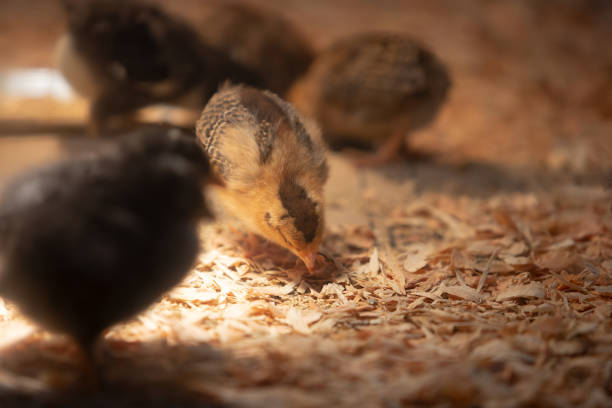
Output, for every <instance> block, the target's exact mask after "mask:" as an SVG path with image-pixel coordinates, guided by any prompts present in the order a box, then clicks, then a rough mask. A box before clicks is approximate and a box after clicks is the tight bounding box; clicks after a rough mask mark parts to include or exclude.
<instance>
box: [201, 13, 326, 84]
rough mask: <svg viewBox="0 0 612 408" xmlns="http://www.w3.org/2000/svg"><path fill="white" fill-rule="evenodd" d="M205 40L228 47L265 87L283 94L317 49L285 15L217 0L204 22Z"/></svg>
mask: <svg viewBox="0 0 612 408" xmlns="http://www.w3.org/2000/svg"><path fill="white" fill-rule="evenodd" d="M200 34H201V35H202V37H203V38H204V39H205V41H206V42H207V43H208V44H210V45H212V46H214V47H216V48H219V49H222V50H225V52H227V53H228V54H229V55H230V56H231V57H232V58H233V59H234V60H235V61H237V62H239V63H241V64H243V65H244V66H246V67H249V68H250V69H252V70H253V71H254V72H256V73H257V74H258V75H259V77H260V78H261V79H262V82H263V85H262V87H263V88H266V89H269V90H271V91H273V92H275V93H277V94H279V95H283V94H284V93H285V92H286V91H287V89H288V88H289V87H290V86H291V84H292V83H293V82H294V81H295V80H296V79H297V78H298V77H299V76H300V75H301V74H303V73H304V72H305V71H306V70H307V69H308V66H309V65H310V63H311V62H312V60H313V57H314V51H313V48H312V46H311V44H310V43H309V42H308V41H307V39H306V37H305V36H304V35H303V34H302V33H301V32H299V31H298V29H297V28H296V27H295V26H294V25H293V24H292V23H291V22H290V21H288V20H287V19H285V18H284V17H283V16H282V15H280V14H277V13H274V12H273V11H271V10H269V9H262V8H259V7H255V6H253V5H248V4H241V3H236V2H230V3H227V2H220V3H216V4H215V5H214V6H213V7H212V10H211V12H210V15H209V16H208V17H207V19H206V20H205V21H204V23H203V24H201V26H200Z"/></svg>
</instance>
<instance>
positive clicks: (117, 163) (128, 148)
mask: <svg viewBox="0 0 612 408" xmlns="http://www.w3.org/2000/svg"><path fill="white" fill-rule="evenodd" d="M207 175H208V164H207V162H206V159H205V157H204V154H203V153H202V151H201V148H200V147H199V146H198V145H197V144H196V143H195V140H194V139H193V138H192V137H185V136H182V135H176V134H172V133H171V132H170V133H168V132H147V133H146V134H139V135H134V136H131V137H129V138H126V139H123V140H121V142H119V143H115V144H113V145H110V146H106V147H105V148H104V149H103V151H100V152H96V153H91V154H88V155H84V156H80V157H77V158H74V159H71V160H67V161H62V162H59V163H56V164H52V165H49V166H47V167H43V168H40V169H37V170H34V171H31V172H29V173H27V174H24V175H22V176H20V177H18V178H17V179H15V180H14V181H13V182H12V184H10V185H9V186H8V187H7V189H5V191H4V193H3V195H2V197H1V199H0V230H1V234H0V295H2V296H3V297H6V298H7V299H9V300H11V301H13V302H14V303H15V304H16V305H17V306H18V307H19V309H20V310H21V311H22V312H23V313H24V314H25V315H27V316H29V317H30V318H32V319H33V320H34V321H36V322H38V323H39V324H40V325H42V326H44V327H45V328H48V329H49V330H52V331H59V332H64V333H67V334H69V335H71V336H72V337H73V338H74V339H75V340H76V341H77V342H78V344H79V345H80V346H81V349H82V351H83V352H85V353H86V355H88V356H91V354H92V352H93V346H94V343H95V342H96V339H97V338H98V336H99V335H100V333H101V332H102V331H103V330H104V329H106V328H107V327H109V326H111V325H113V324H115V323H117V322H119V321H122V320H125V319H127V318H129V317H131V316H133V315H134V314H136V313H138V312H140V311H141V310H143V309H144V308H146V307H147V306H148V305H150V304H151V303H152V302H154V301H155V300H156V299H157V298H158V297H159V296H160V295H162V293H163V292H165V291H167V290H168V289H170V288H171V287H172V286H174V285H175V284H176V283H178V282H179V281H180V280H181V279H182V278H183V276H184V275H185V274H186V273H187V271H188V270H189V268H190V267H191V265H192V264H193V262H194V259H195V256H196V254H197V252H198V249H199V245H198V233H197V229H198V221H199V220H200V219H201V218H202V217H203V216H207V215H208V210H207V208H206V206H205V204H204V200H203V196H202V192H201V182H202V180H203V179H206V178H207Z"/></svg>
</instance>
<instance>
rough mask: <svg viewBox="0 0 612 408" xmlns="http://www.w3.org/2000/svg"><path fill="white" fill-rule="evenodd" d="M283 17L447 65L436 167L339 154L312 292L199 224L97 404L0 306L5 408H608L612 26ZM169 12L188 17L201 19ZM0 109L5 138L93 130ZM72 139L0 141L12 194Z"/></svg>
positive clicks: (485, 15) (440, 16)
mask: <svg viewBox="0 0 612 408" xmlns="http://www.w3.org/2000/svg"><path fill="white" fill-rule="evenodd" d="M258 3H261V4H263V2H258ZM281 3H283V4H285V7H284V8H282V9H281V10H282V11H283V12H284V13H286V14H287V15H288V16H289V17H292V18H294V19H295V21H296V23H299V24H301V25H302V26H303V28H304V30H305V31H306V32H307V33H308V34H309V35H310V36H311V37H312V38H313V39H314V40H315V41H316V43H317V44H318V45H324V44H325V43H326V42H328V41H331V39H333V38H336V37H337V36H338V35H340V34H343V33H348V32H354V31H357V30H363V29H366V28H370V29H372V28H389V29H395V30H404V31H408V32H410V33H412V34H414V35H417V36H419V37H420V38H422V39H423V40H424V41H425V42H427V43H428V44H431V45H432V46H433V47H434V48H435V49H436V50H437V51H438V53H439V54H440V55H442V56H443V59H445V60H446V61H447V62H448V63H449V66H450V67H451V71H452V72H453V77H454V81H455V84H454V88H453V93H452V95H451V97H450V100H449V102H448V104H447V105H446V107H445V108H444V110H443V112H442V113H441V115H440V117H439V119H438V121H437V122H436V123H435V124H434V125H433V126H432V127H430V128H429V129H426V130H424V131H422V132H419V133H418V134H415V135H413V136H412V137H411V138H410V143H411V146H412V147H414V148H415V150H418V151H421V152H426V153H428V154H429V155H430V157H428V158H424V159H421V160H415V161H411V162H405V163H397V164H394V165H390V166H388V167H385V168H382V169H370V170H357V169H355V168H353V167H352V165H351V164H350V163H349V162H348V161H347V160H346V158H344V157H343V156H341V155H338V154H333V155H332V156H331V157H330V164H331V180H330V181H329V184H328V186H327V195H328V196H327V211H328V219H327V223H328V229H327V235H326V238H325V240H324V243H323V248H324V249H325V250H326V251H327V253H328V254H330V255H331V256H332V257H333V258H334V259H335V260H336V262H337V264H333V263H332V262H328V263H327V264H325V265H324V266H322V267H321V268H320V270H319V272H318V273H317V274H316V275H307V274H306V273H305V269H304V268H303V266H302V265H301V264H300V263H296V259H295V258H294V257H293V256H292V255H289V254H287V253H286V252H285V251H283V250H280V249H279V248H276V247H274V246H272V245H269V244H266V243H264V242H259V243H255V244H253V242H252V240H249V239H247V237H246V236H244V235H243V234H242V232H241V229H240V227H239V226H238V225H236V224H234V223H232V222H230V221H227V220H223V219H222V220H220V221H218V222H216V223H214V224H209V225H204V226H202V242H203V249H202V253H201V255H200V257H199V260H198V263H197V265H196V266H195V267H194V269H193V271H192V272H191V273H190V274H189V275H188V276H187V278H186V279H185V280H184V282H183V283H182V284H180V285H179V286H178V287H177V288H175V289H174V290H173V291H172V292H170V293H169V294H167V295H165V296H164V297H163V298H162V299H161V300H160V302H158V303H156V304H155V305H153V306H152V307H151V308H150V309H149V310H148V311H146V312H145V313H143V314H141V315H139V316H138V317H136V318H135V319H133V320H131V321H129V322H126V323H125V324H122V325H118V326H116V327H114V328H112V329H111V330H110V331H109V332H108V333H106V335H105V336H104V339H103V341H102V343H101V346H100V349H99V352H100V355H101V359H100V360H101V361H102V371H103V372H104V377H105V381H106V384H105V385H103V387H102V391H99V392H97V393H91V392H86V391H82V390H81V391H79V388H78V386H77V384H78V375H79V368H78V365H77V363H76V357H75V350H74V347H73V346H72V345H71V343H70V341H69V339H67V338H65V337H62V336H58V335H53V334H50V333H47V332H44V331H40V330H38V329H37V328H36V327H35V326H34V325H32V324H30V323H29V322H27V321H26V320H24V319H23V318H22V316H20V314H19V313H18V311H17V310H16V309H15V308H14V307H13V306H12V305H10V304H8V303H6V302H3V301H2V300H0V333H2V335H1V336H0V406H1V407H5V406H41V405H42V406H58V407H73V406H74V407H79V406H100V407H106V406H113V407H124V406H126V407H127V406H160V407H167V406H181V407H192V406H193V407H195V406H209V405H210V406H228V405H229V406H240V407H274V406H287V407H289V406H291V407H318V406H342V407H344V406H364V407H381V406H384V407H399V406H469V407H480V406H481V407H519V406H560V407H565V406H567V407H570V406H585V407H606V406H612V358H611V357H612V334H611V333H612V330H611V329H612V233H611V232H612V208H611V204H612V193H611V191H610V183H611V180H612V173H611V170H612V159H611V158H612V136H610V135H612V121H611V118H612V109H611V107H612V93H610V83H611V77H612V75H611V72H612V71H611V70H610V67H612V50H610V49H601V44H602V41H603V39H605V38H610V36H611V35H612V32H611V31H612V24H609V23H610V21H612V20H611V19H610V16H611V14H610V13H611V12H610V9H609V8H605V6H604V8H603V9H598V8H597V7H598V6H597V5H598V4H603V3H597V2H584V3H581V2H571V1H564V2H558V3H555V7H554V8H552V7H550V6H546V5H545V3H542V2H527V1H515V2H497V1H492V2H491V1H488V2H485V1H475V2H456V1H451V0H449V1H442V0H440V1H434V2H431V1H429V2H426V1H411V2H393V1H384V2H380V3H379V2H377V3H376V4H374V3H372V2H368V1H365V0H364V1H356V2H346V1H338V2H334V3H329V2H324V1H313V2H308V3H306V2H298V1H291V2H286V3H285V2H280V1H274V2H269V3H267V4H268V5H269V6H274V5H277V6H278V5H279V4H281ZM16 4H17V2H15V1H13V0H11V1H6V2H3V4H2V7H4V9H3V10H4V12H3V14H0V16H3V17H7V16H8V14H7V12H6V10H9V11H11V13H13V12H15V13H17V11H18V10H21V9H19V7H17V6H16ZM40 4H42V5H44V6H42V5H39V6H38V7H39V8H41V9H44V10H46V11H44V13H43V14H42V15H44V16H49V15H54V14H53V13H54V12H56V11H57V10H55V9H54V8H53V6H51V5H49V4H50V3H48V2H40ZM172 4H173V6H172V7H176V8H177V11H178V12H184V13H185V14H186V15H189V16H191V17H192V18H194V16H195V17H197V15H195V14H194V13H192V12H186V10H191V11H193V10H194V9H195V8H196V7H195V6H194V5H193V4H194V2H193V1H184V2H173V3H172ZM177 4H178V5H187V6H188V5H191V6H190V7H191V8H189V7H187V8H181V7H179V6H177ZM11 5H12V6H11ZM11 7H13V9H11ZM45 7H46V9H45ZM590 7H592V8H590ZM0 9H1V8H0ZM15 10H17V11H15ZM53 10H55V11H53ZM41 13H42V12H41ZM17 14H18V15H19V16H20V18H22V19H24V20H27V19H28V18H36V13H21V14H19V13H17ZM33 16H34V17H33ZM4 20H7V21H10V19H7V18H5V19H4ZM43 20H44V19H43ZM56 20H57V19H56ZM332 22H339V23H337V24H332ZM13 25H14V27H12V29H13V30H14V31H15V32H22V33H24V32H29V31H28V30H26V29H25V28H24V26H23V25H16V24H13ZM5 27H6V25H5ZM25 27H27V25H25ZM40 27H42V28H41V30H43V31H44V30H45V29H48V32H49V33H58V32H59V31H60V30H59V29H58V27H57V21H55V24H51V23H49V24H47V25H45V24H41V25H40ZM45 27H46V28H45ZM20 30H21V31H20ZM35 34H36V35H35ZM49 37H52V36H51V35H46V36H45V35H41V34H40V33H39V32H35V33H34V32H32V33H30V36H24V37H23V38H24V39H23V41H24V44H32V43H36V44H39V47H38V48H35V49H36V52H34V53H30V54H24V56H23V58H22V60H18V59H17V60H16V61H17V62H15V60H11V61H3V63H4V66H11V64H18V65H19V64H20V65H22V66H37V65H45V64H48V61H47V60H46V58H48V56H49V55H50V51H49V49H50V47H51V42H50V40H49ZM40 44H42V45H40ZM0 46H2V47H4V48H7V47H8V45H7V44H4V43H2V42H1V41H0ZM26 46H27V45H26ZM0 54H2V55H3V56H4V57H6V56H7V55H9V53H8V52H6V53H0ZM20 61H21V62H20ZM0 107H1V108H2V109H0V122H1V120H8V119H11V120H12V119H15V118H17V119H25V120H26V121H27V120H33V119H40V117H43V118H44V117H47V116H49V112H52V113H53V117H61V118H64V119H66V118H68V119H70V120H73V119H75V118H76V120H77V122H78V121H79V120H81V121H82V119H83V115H84V112H85V108H84V106H83V104H82V102H78V101H77V102H71V103H67V104H64V105H61V104H58V103H57V102H53V103H50V102H48V101H47V102H45V101H32V100H29V101H16V100H14V99H12V98H8V97H5V98H3V99H0ZM71 123H72V122H71ZM4 133H5V134H7V133H10V132H4ZM66 140H72V141H73V142H74V141H75V140H76V141H78V139H66V138H55V137H38V139H37V138H34V137H30V136H24V135H21V136H14V137H3V138H0V166H1V169H0V170H1V171H0V173H1V174H2V176H1V177H2V178H6V177H8V175H9V174H11V173H13V172H14V171H16V170H17V169H18V168H20V167H23V166H26V165H28V164H29V163H32V162H39V161H44V160H48V159H50V158H52V157H54V156H56V155H58V154H64V153H65V152H66V151H67V150H66V149H65V147H66V146H67V145H70V144H71V143H73V142H66ZM20 157H21V158H20ZM9 159H10V160H9ZM247 252H248V253H250V254H251V255H252V256H251V257H245V254H246V253H247Z"/></svg>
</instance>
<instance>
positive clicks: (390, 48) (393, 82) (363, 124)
mask: <svg viewBox="0 0 612 408" xmlns="http://www.w3.org/2000/svg"><path fill="white" fill-rule="evenodd" d="M450 86H451V81H450V78H449V75H448V72H447V70H446V68H445V67H444V65H443V64H442V63H441V62H440V61H439V60H438V59H437V58H436V56H435V55H434V54H432V53H431V52H430V51H428V50H427V49H426V48H424V47H423V46H421V45H420V44H418V43H417V42H415V41H414V40H412V39H410V38H408V37H406V36H402V35H399V34H386V33H366V34H358V35H354V36H352V37H348V38H346V39H343V40H340V41H338V42H336V43H334V44H332V45H331V46H330V47H328V48H327V49H325V50H323V51H322V52H321V53H320V54H319V55H318V56H317V57H316V59H315V61H314V62H313V63H312V65H311V67H310V69H309V70H308V72H307V73H306V74H305V75H304V77H303V78H302V79H300V80H299V81H298V83H297V84H296V85H295V86H294V87H293V89H292V90H291V91H290V96H289V100H290V101H291V102H293V103H294V104H295V105H296V107H297V108H298V109H300V111H302V112H303V113H305V114H307V115H310V116H312V117H314V118H315V119H316V120H317V121H318V122H319V125H320V126H321V127H322V129H323V133H324V136H325V138H326V140H327V141H328V142H329V144H330V145H331V146H332V147H340V146H343V145H345V144H347V142H348V143H350V144H352V145H355V144H357V145H369V146H373V147H375V148H377V152H376V153H375V154H374V155H371V156H370V157H368V158H366V159H365V160H361V161H358V164H364V165H368V164H371V165H375V164H382V163H385V162H387V161H389V160H391V159H393V158H394V157H395V156H396V155H397V153H398V152H399V150H400V149H401V148H403V147H405V146H404V142H405V137H406V134H407V133H409V132H411V131H414V130H416V129H418V128H420V127H423V126H426V125H427V124H429V123H430V122H431V121H432V120H433V119H434V118H435V117H436V115H437V113H438V111H439V108H440V106H441V105H442V103H443V102H444V100H445V99H446V96H447V93H448V90H449V89H450Z"/></svg>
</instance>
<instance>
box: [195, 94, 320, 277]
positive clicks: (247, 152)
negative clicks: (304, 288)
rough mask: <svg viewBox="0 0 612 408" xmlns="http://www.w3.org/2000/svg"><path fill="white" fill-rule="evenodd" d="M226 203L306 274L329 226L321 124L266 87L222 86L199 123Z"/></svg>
mask: <svg viewBox="0 0 612 408" xmlns="http://www.w3.org/2000/svg"><path fill="white" fill-rule="evenodd" d="M196 133H197V137H198V140H199V142H200V144H201V145H202V147H203V149H204V150H205V151H206V152H207V154H208V156H209V160H210V163H211V167H212V169H213V173H214V174H215V175H216V176H217V178H218V181H219V183H220V184H221V185H222V186H223V188H221V192H220V194H221V197H222V199H223V204H224V205H226V206H227V207H228V209H229V210H230V211H231V212H232V213H233V214H234V215H235V216H236V217H237V218H239V219H240V220H241V221H242V222H243V223H244V224H245V225H246V226H247V227H248V228H249V229H251V230H252V231H254V232H256V233H258V234H259V235H262V236H263V237H265V238H267V239H269V240H270V241H273V242H275V243H277V244H279V245H281V246H283V247H285V248H287V249H289V250H290V251H291V252H293V253H294V254H295V255H297V256H298V257H300V258H301V259H302V260H303V261H304V263H305V264H306V267H307V268H308V270H309V271H312V270H313V268H314V266H315V261H316V256H317V252H318V249H319V245H320V243H321V239H322V236H323V230H324V220H325V217H324V200H323V185H324V184H325V182H326V180H327V174H328V166H327V160H326V156H325V152H326V149H325V146H324V143H323V141H322V139H321V134H320V131H319V129H318V128H317V127H316V125H314V123H312V122H309V121H307V120H305V119H304V118H302V117H301V116H300V115H299V114H298V113H297V111H296V110H295V109H294V108H293V106H291V105H290V104H289V103H287V102H285V101H284V100H282V99H281V98H280V97H278V96H277V95H276V94H274V93H272V92H269V91H260V90H258V89H255V88H251V87H246V86H232V85H225V86H224V87H222V88H221V90H220V91H219V92H217V93H216V94H215V95H213V97H212V98H211V99H210V101H209V102H208V104H207V105H206V107H205V108H204V111H203V112H202V115H201V117H200V119H199V120H198V122H197V124H196Z"/></svg>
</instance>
